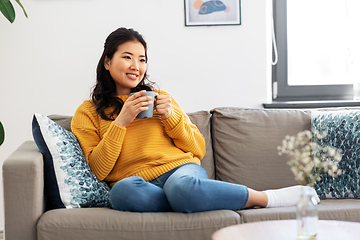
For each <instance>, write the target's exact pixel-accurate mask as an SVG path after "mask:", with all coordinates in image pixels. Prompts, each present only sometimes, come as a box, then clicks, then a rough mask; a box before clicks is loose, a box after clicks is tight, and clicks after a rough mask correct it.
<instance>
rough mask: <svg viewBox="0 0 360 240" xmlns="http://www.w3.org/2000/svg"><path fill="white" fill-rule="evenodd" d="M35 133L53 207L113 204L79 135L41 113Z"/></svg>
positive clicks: (48, 197) (36, 116) (34, 124)
mask: <svg viewBox="0 0 360 240" xmlns="http://www.w3.org/2000/svg"><path fill="white" fill-rule="evenodd" d="M32 131H33V137H34V140H35V142H36V145H37V146H38V148H39V150H40V152H41V153H42V154H43V158H44V185H45V186H44V187H45V194H46V197H47V199H48V200H49V201H50V205H51V206H50V209H54V208H80V207H111V205H110V200H109V194H110V189H109V187H108V185H107V184H106V183H105V182H100V181H99V180H98V179H97V178H96V177H95V175H94V174H93V173H92V172H91V170H90V167H89V165H88V164H87V162H86V159H85V156H84V154H83V152H82V150H81V147H80V145H79V143H78V141H77V139H76V137H75V135H74V134H73V133H72V132H70V131H67V130H66V129H64V128H62V127H61V126H59V125H58V124H56V123H55V122H54V121H52V120H51V119H49V118H48V117H46V116H43V115H41V114H35V115H34V118H33V122H32Z"/></svg>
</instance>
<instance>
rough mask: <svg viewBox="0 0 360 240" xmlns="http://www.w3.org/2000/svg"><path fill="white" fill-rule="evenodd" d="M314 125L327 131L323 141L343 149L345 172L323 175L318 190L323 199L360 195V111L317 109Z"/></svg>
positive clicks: (342, 163)
mask: <svg viewBox="0 0 360 240" xmlns="http://www.w3.org/2000/svg"><path fill="white" fill-rule="evenodd" d="M311 119H312V121H311V128H312V129H313V130H318V131H320V132H323V131H325V132H327V136H326V137H325V138H324V139H322V140H320V143H322V144H325V145H328V146H333V147H336V148H338V149H342V151H343V152H342V153H343V157H342V160H341V161H340V163H339V166H338V167H339V169H341V170H342V174H341V175H340V176H337V177H336V178H334V177H330V176H329V175H328V174H323V175H321V181H319V182H317V183H316V185H315V190H316V192H317V193H318V195H319V197H320V198H321V199H325V198H360V111H355V110H339V111H323V112H320V111H313V112H312V118H311Z"/></svg>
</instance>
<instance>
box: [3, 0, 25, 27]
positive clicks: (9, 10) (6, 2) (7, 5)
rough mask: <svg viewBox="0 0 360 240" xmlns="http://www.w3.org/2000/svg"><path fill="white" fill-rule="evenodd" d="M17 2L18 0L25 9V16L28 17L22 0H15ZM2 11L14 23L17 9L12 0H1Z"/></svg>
mask: <svg viewBox="0 0 360 240" xmlns="http://www.w3.org/2000/svg"><path fill="white" fill-rule="evenodd" d="M15 2H17V3H18V4H19V5H20V7H21V8H22V10H23V11H24V14H25V16H26V17H28V16H27V13H26V11H25V8H24V7H23V5H22V4H21V3H20V0H15ZM0 11H1V12H2V14H3V15H4V17H6V18H7V20H9V22H11V23H13V22H14V21H15V10H14V7H13V5H12V4H11V2H10V0H0Z"/></svg>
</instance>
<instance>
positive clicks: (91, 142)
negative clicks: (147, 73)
mask: <svg viewBox="0 0 360 240" xmlns="http://www.w3.org/2000/svg"><path fill="white" fill-rule="evenodd" d="M159 93H160V94H168V93H166V92H164V91H161V92H159ZM168 95H169V94H168ZM119 97H120V98H121V99H122V100H123V101H124V102H125V101H126V100H127V99H128V98H129V95H127V96H119ZM71 130H72V132H73V133H74V134H75V136H76V137H77V138H78V140H79V143H80V145H81V148H82V150H83V152H84V155H85V157H86V160H87V162H88V164H89V166H90V168H91V170H92V172H93V173H94V174H95V176H96V177H97V178H98V179H99V180H105V181H106V182H107V183H108V184H109V185H110V187H112V186H113V185H114V184H115V183H116V182H117V181H119V180H121V179H123V178H126V177H130V176H140V177H142V178H143V179H144V180H146V181H151V180H153V179H155V178H157V177H158V176H160V175H162V174H164V173H166V172H168V171H170V170H171V169H173V168H175V167H177V166H180V165H182V164H185V163H190V162H192V163H197V164H199V165H200V160H201V159H202V158H203V157H204V155H205V140H204V137H203V136H202V135H201V133H200V132H199V130H198V129H197V127H196V126H195V125H194V124H192V123H191V121H190V119H189V118H188V116H187V115H186V114H185V113H184V112H183V111H182V109H181V108H180V106H179V105H178V104H177V103H176V102H175V100H174V99H172V113H171V116H170V117H169V118H168V119H166V120H162V119H161V117H160V115H159V114H158V113H157V112H156V110H154V115H153V117H152V118H146V119H135V120H134V121H133V122H132V123H130V124H129V125H128V126H127V127H126V128H122V127H119V126H118V125H116V124H115V123H114V122H113V121H107V120H104V119H102V118H101V117H100V116H99V115H98V114H97V112H96V108H95V106H94V105H93V103H92V101H84V103H82V104H81V105H80V106H79V107H78V109H77V110H76V112H75V115H74V117H73V119H72V122H71Z"/></svg>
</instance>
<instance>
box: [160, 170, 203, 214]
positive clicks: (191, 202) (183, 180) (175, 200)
mask: <svg viewBox="0 0 360 240" xmlns="http://www.w3.org/2000/svg"><path fill="white" fill-rule="evenodd" d="M200 181H201V180H200V179H197V178H194V177H192V176H186V175H185V176H182V177H180V178H178V179H176V180H175V181H174V182H173V183H172V184H171V186H169V188H168V189H166V188H164V190H165V194H166V197H167V198H168V201H169V203H170V205H171V207H172V208H173V209H174V210H175V211H176V212H187V213H191V212H198V211H201V210H199V209H200V208H201V201H200V199H198V197H197V191H198V190H199V189H198V186H197V185H199V184H200Z"/></svg>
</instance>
